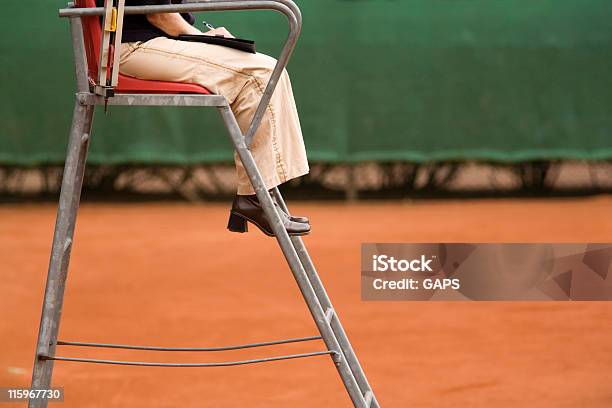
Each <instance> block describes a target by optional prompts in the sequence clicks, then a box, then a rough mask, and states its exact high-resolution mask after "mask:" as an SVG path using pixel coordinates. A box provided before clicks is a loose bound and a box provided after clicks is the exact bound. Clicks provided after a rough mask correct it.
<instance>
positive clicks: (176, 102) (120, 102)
mask: <svg viewBox="0 0 612 408" xmlns="http://www.w3.org/2000/svg"><path fill="white" fill-rule="evenodd" d="M77 100H78V101H79V103H80V104H81V105H105V103H106V101H105V99H104V97H102V96H99V95H95V94H93V93H87V92H79V93H77ZM108 105H114V106H217V107H218V106H226V105H227V99H225V96H222V95H199V94H115V96H114V97H112V98H109V99H108Z"/></svg>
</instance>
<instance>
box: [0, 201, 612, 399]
mask: <svg viewBox="0 0 612 408" xmlns="http://www.w3.org/2000/svg"><path fill="white" fill-rule="evenodd" d="M227 207H228V205H223V204H210V205H206V204H205V205H190V204H182V203H146V204H142V203H138V204H97V203H87V202H86V203H84V204H83V205H82V207H81V213H80V218H79V220H78V223H77V230H76V238H75V245H74V248H73V256H72V263H71V267H70V272H69V275H68V284H67V290H66V299H65V306H64V312H63V320H62V325H61V329H60V339H61V340H67V341H69V340H72V341H90V342H107V343H124V344H141V345H157V346H193V347H198V346H202V347H204V346H218V345H223V344H236V343H242V342H257V341H264V340H272V339H280V338H286V337H300V336H307V335H311V334H316V329H315V326H314V323H312V321H311V320H310V318H309V315H308V312H307V309H306V307H305V305H304V304H303V302H302V299H301V297H300V294H299V292H298V289H297V286H296V284H295V282H294V281H293V278H292V276H291V274H290V272H289V270H288V268H287V267H286V265H285V264H284V261H283V258H282V256H281V253H280V250H279V249H278V247H277V246H276V245H275V241H274V240H273V239H270V238H267V237H265V236H263V235H262V234H260V233H258V232H252V233H249V234H231V233H229V232H226V231H225V229H224V228H225V223H226V220H227V218H226V217H227ZM292 211H293V212H294V213H299V214H307V215H308V216H310V217H311V220H312V224H313V234H312V235H311V236H309V237H307V238H306V244H307V246H308V247H309V248H310V251H311V255H312V257H313V259H314V261H315V264H316V265H317V267H318V269H319V272H320V274H321V277H322V279H323V281H324V283H325V284H326V285H327V288H328V291H329V293H330V296H331V298H332V301H334V303H335V306H336V309H337V311H338V313H339V315H340V317H341V318H342V320H343V322H344V325H345V327H346V330H347V332H348V334H349V337H350V339H351V341H352V342H353V345H354V347H355V349H356V351H357V354H358V356H359V357H360V359H361V361H362V364H363V366H364V368H365V370H366V374H367V375H368V377H369V380H370V382H371V384H372V386H373V387H374V390H375V391H376V393H377V396H378V399H379V401H380V403H381V406H383V407H402V408H403V407H610V406H612V385H611V382H610V372H611V369H612V326H611V324H610V322H611V321H612V303H604V302H590V303H588V302H580V303H567V302H566V303H564V302H540V303H525V302H515V303H511V302H494V303H493V302H481V303H478V302H455V303H450V302H439V303H436V302H419V303H417V302H403V303H400V302H398V303H392V302H381V303H367V302H361V301H360V298H359V296H360V295H359V265H360V260H359V250H360V243H361V242H538V241H539V242H611V241H612V217H611V216H610V215H611V214H612V197H605V196H604V197H595V198H580V199H566V200H558V199H550V200H548V199H546V200H545V199H537V200H474V201H416V202H392V203H391V202H381V203H364V204H344V203H309V202H305V203H296V204H294V205H293V206H292ZM54 219H55V205H53V204H19V205H17V204H14V205H13V204H11V205H3V206H0V271H1V275H0V276H1V278H2V283H1V284H0V311H1V312H0V313H1V319H0V341H1V346H2V347H1V349H0V385H2V386H27V385H29V382H30V375H31V367H32V360H33V356H34V348H35V343H36V334H37V330H38V323H39V315H40V308H41V302H42V296H43V290H44V282H45V278H46V272H47V270H46V268H47V263H48V257H49V250H50V245H51V237H52V228H53V222H54ZM322 349H323V345H322V343H321V342H312V343H303V344H296V345H285V346H280V347H277V348H276V349H273V348H264V349H259V350H257V349H256V350H243V351H236V352H231V353H230V352H228V353H216V354H208V353H207V354H203V353H182V354H181V353H179V354H176V353H173V354H166V353H159V352H152V351H137V352H134V351H121V350H108V349H100V350H91V349H90V350H88V349H78V348H67V347H63V348H58V353H57V354H58V355H63V356H73V357H75V356H87V357H91V358H108V359H126V360H148V361H165V362H170V361H183V362H203V361H211V360H212V361H222V360H226V359H230V360H239V359H246V358H254V357H256V356H257V357H259V356H272V355H274V354H278V353H282V354H285V353H293V352H307V351H311V350H322ZM55 367H56V368H55V372H54V384H55V385H56V386H63V387H64V388H65V392H66V397H65V403H64V404H63V406H66V407H298V408H301V407H349V406H350V401H349V399H348V396H347V395H346V393H345V392H344V389H343V387H342V383H341V381H340V379H339V377H338V375H337V373H336V371H335V369H334V367H333V365H332V364H331V363H330V361H328V357H326V356H322V357H314V358H310V359H302V360H292V361H283V362H276V363H264V364H258V365H250V366H243V367H227V368H155V367H153V368H147V367H118V366H102V365H93V364H82V363H73V362H57V363H56V366H55ZM2 406H7V407H8V406H10V404H2ZM21 406H23V405H21ZM57 406H62V405H61V404H58V405H57Z"/></svg>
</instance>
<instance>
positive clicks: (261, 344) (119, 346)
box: [56, 336, 322, 351]
mask: <svg viewBox="0 0 612 408" xmlns="http://www.w3.org/2000/svg"><path fill="white" fill-rule="evenodd" d="M321 339H322V337H321V336H310V337H298V338H293V339H285V340H274V341H265V342H259V343H248V344H239V345H234V346H223V347H156V346H134V345H128V344H108V343H84V342H78V341H61V340H58V341H57V343H56V344H57V345H58V346H77V347H101V348H116V349H125V350H149V351H229V350H241V349H247V348H254V347H266V346H275V345H279V344H288V343H299V342H305V341H313V340H321Z"/></svg>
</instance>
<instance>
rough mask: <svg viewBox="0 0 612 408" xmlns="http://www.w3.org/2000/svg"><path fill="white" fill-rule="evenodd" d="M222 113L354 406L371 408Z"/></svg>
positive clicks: (240, 140)
mask: <svg viewBox="0 0 612 408" xmlns="http://www.w3.org/2000/svg"><path fill="white" fill-rule="evenodd" d="M219 112H220V113H221V116H222V118H223V122H224V123H225V126H226V127H227V130H228V132H229V134H230V137H231V139H232V142H233V144H234V147H235V149H236V152H237V153H238V156H239V157H240V160H241V161H242V164H243V165H244V168H245V170H246V173H247V175H248V176H249V179H250V181H251V184H252V185H253V188H254V189H255V193H256V194H257V198H258V199H259V202H260V203H261V205H262V208H263V210H264V212H265V214H266V216H267V217H268V219H269V221H270V225H271V227H272V230H273V232H274V235H275V236H276V239H277V241H278V243H279V246H280V247H281V250H282V252H283V255H284V256H285V259H286V260H287V263H288V264H289V268H290V269H291V272H292V273H293V276H294V278H295V280H296V282H297V284H298V287H299V289H300V291H301V293H302V296H303V297H304V300H305V302H306V305H307V306H308V309H309V311H310V313H311V315H312V317H313V319H314V321H315V324H316V325H317V328H318V329H319V332H320V333H321V337H322V338H323V341H324V342H325V345H326V347H327V349H328V350H329V351H335V352H336V353H335V354H334V355H332V358H333V361H334V364H335V366H336V369H337V370H338V373H339V375H340V377H341V379H342V381H343V383H344V386H345V388H346V390H347V392H348V394H349V396H350V398H351V401H352V402H353V405H354V406H355V407H358V408H369V405H370V404H369V402H366V398H368V399H369V398H370V396H369V395H368V396H366V395H364V394H362V393H361V390H360V388H359V384H358V383H357V381H356V379H355V377H354V375H353V373H352V370H351V368H350V366H349V364H348V361H347V359H346V358H344V356H343V353H342V349H341V347H340V345H339V344H338V340H337V339H336V336H335V335H334V332H333V330H332V328H331V326H330V323H329V320H328V318H327V317H326V311H324V310H323V308H322V306H321V303H320V301H319V299H318V298H317V295H316V293H315V291H314V289H313V287H312V285H311V283H310V282H309V279H308V276H307V275H306V271H305V270H304V267H303V266H302V263H301V262H300V259H299V257H298V254H297V252H296V250H295V248H294V247H293V244H292V242H291V240H290V237H289V234H287V230H285V227H284V226H283V224H282V221H281V219H280V216H279V214H278V212H277V210H276V207H275V205H274V202H273V201H272V197H271V196H270V194H269V193H268V190H267V189H266V186H265V184H264V182H263V179H262V177H261V174H260V173H259V170H258V169H257V165H256V164H255V160H254V159H253V156H252V155H251V152H250V151H249V150H248V148H247V146H246V142H245V139H244V136H243V135H242V132H241V131H240V128H239V126H238V123H237V122H236V118H235V116H234V114H233V113H232V111H231V109H230V108H229V106H227V105H226V106H222V107H219Z"/></svg>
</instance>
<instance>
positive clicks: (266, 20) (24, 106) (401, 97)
mask: <svg viewBox="0 0 612 408" xmlns="http://www.w3.org/2000/svg"><path fill="white" fill-rule="evenodd" d="M298 4H299V5H300V7H301V9H302V12H303V17H304V27H303V31H302V37H301V40H300V42H299V43H298V48H297V50H296V52H295V54H294V57H293V59H292V62H291V63H290V65H289V72H290V73H291V77H292V82H293V86H294V92H295V93H296V100H297V105H298V109H299V112H300V117H301V122H302V127H303V131H304V137H305V140H306V144H307V147H308V151H309V157H310V159H311V161H312V162H317V161H319V162H320V161H325V162H351V161H363V160H379V161H392V160H409V161H429V160H464V159H479V160H496V161H522V160H532V159H559V158H567V159H591V160H596V159H611V158H612V75H611V73H612V24H611V23H610V22H611V21H612V2H611V1H610V0H503V1H502V0H496V1H491V0H301V1H298ZM64 5H65V0H6V1H3V2H2V8H3V12H2V13H1V17H0V18H1V19H2V24H1V25H0V27H1V28H0V31H1V34H2V35H0V48H1V49H0V51H1V52H0V61H1V66H2V69H1V71H0V75H1V80H2V94H1V99H0V120H1V123H2V127H1V131H0V164H4V165H7V164H15V165H37V164H44V163H60V162H62V161H63V159H64V156H65V149H66V143H67V136H68V130H69V124H70V119H71V114H72V106H73V92H74V78H73V71H72V54H71V49H70V47H71V45H70V44H71V43H70V39H69V27H68V21H67V20H64V19H60V18H58V17H57V10H58V9H59V8H61V7H62V6H64ZM199 17H200V18H199V20H201V19H202V18H204V17H203V16H201V15H200V16H199ZM206 20H208V21H210V22H212V23H213V24H215V25H224V26H226V27H228V28H229V29H230V30H231V31H233V32H234V33H235V34H236V35H238V36H240V37H245V38H253V39H256V40H257V43H258V48H259V50H260V51H261V52H266V53H271V54H273V55H277V53H278V51H279V49H280V44H281V42H282V39H284V38H285V36H286V32H287V28H286V23H285V20H284V17H283V16H281V15H280V14H276V13H274V12H270V11H255V12H254V11H241V12H223V13H209V14H207V15H206ZM110 112H111V114H110V115H108V116H104V114H103V112H102V111H101V110H100V111H98V112H97V113H96V122H95V126H94V134H93V143H92V146H91V154H90V162H94V163H109V164H113V163H115V164H116V163H176V164H186V163H209V162H218V161H228V160H231V157H232V156H231V147H230V144H229V141H228V138H227V137H226V133H225V131H224V129H223V127H222V124H221V121H220V118H219V117H218V114H217V112H216V111H215V110H214V109H202V108H188V109H176V108H167V109H157V108H120V107H113V108H111V111H110Z"/></svg>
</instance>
